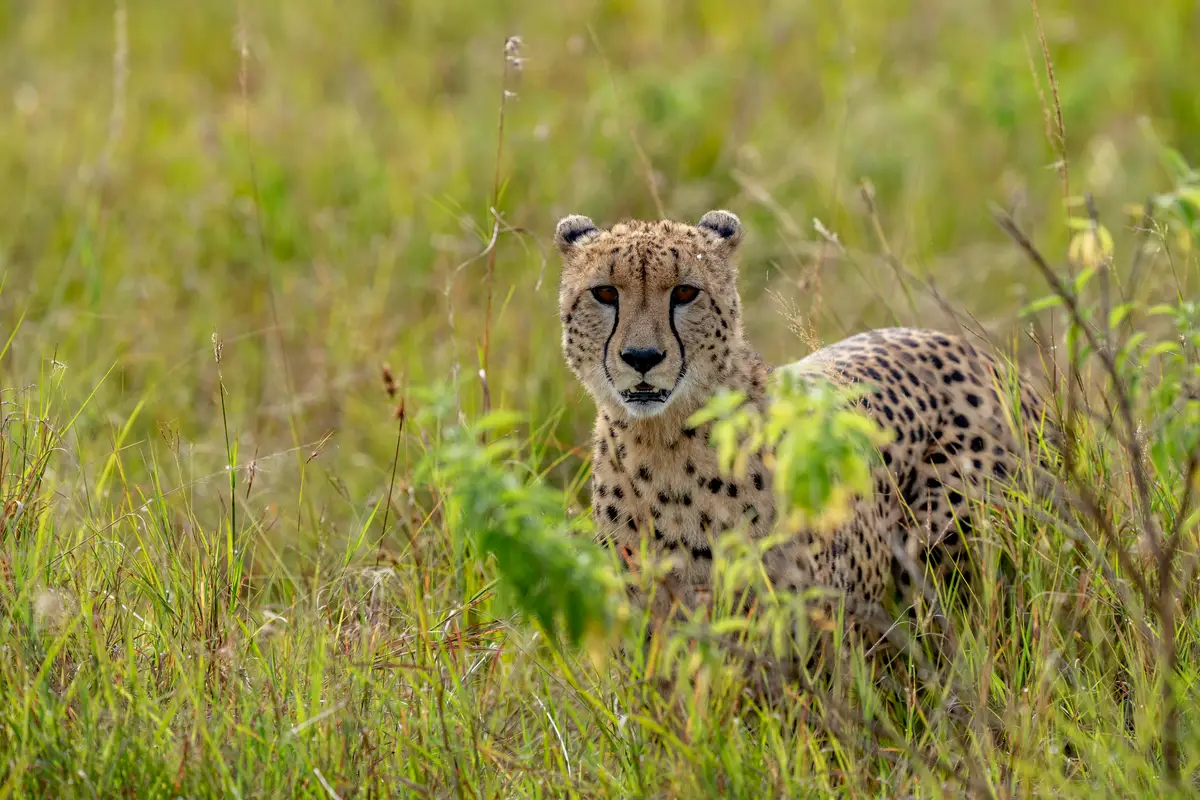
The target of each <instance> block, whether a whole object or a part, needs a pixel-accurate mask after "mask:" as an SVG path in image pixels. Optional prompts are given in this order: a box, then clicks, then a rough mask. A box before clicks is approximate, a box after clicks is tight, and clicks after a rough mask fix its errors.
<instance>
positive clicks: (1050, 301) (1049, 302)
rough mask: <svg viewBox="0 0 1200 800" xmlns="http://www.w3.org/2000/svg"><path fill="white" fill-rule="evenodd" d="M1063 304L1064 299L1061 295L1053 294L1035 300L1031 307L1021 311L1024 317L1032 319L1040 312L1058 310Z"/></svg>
mask: <svg viewBox="0 0 1200 800" xmlns="http://www.w3.org/2000/svg"><path fill="white" fill-rule="evenodd" d="M1062 304H1063V299H1062V297H1060V296H1059V295H1056V294H1051V295H1046V296H1045V297H1040V298H1038V299H1037V300H1034V301H1033V302H1032V303H1030V304H1029V305H1027V306H1025V307H1024V308H1022V309H1021V316H1022V317H1030V316H1033V315H1034V314H1037V313H1038V312H1040V311H1045V310H1046V309H1048V308H1057V307H1058V306H1061V305H1062Z"/></svg>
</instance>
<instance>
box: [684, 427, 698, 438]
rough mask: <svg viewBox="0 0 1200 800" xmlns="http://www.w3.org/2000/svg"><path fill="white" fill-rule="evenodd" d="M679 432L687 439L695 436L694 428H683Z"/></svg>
mask: <svg viewBox="0 0 1200 800" xmlns="http://www.w3.org/2000/svg"><path fill="white" fill-rule="evenodd" d="M681 433H682V434H683V435H684V436H686V437H687V438H689V439H694V438H696V429H695V428H684V429H683V430H682V431H681Z"/></svg>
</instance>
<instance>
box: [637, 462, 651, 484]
mask: <svg viewBox="0 0 1200 800" xmlns="http://www.w3.org/2000/svg"><path fill="white" fill-rule="evenodd" d="M637 476H638V480H640V481H642V482H648V481H649V480H650V468H649V467H647V466H646V465H645V464H643V465H642V466H640V467H638V471H637Z"/></svg>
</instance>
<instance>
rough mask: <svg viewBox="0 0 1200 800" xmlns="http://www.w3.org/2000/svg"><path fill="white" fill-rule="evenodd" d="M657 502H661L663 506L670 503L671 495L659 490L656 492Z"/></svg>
mask: <svg viewBox="0 0 1200 800" xmlns="http://www.w3.org/2000/svg"><path fill="white" fill-rule="evenodd" d="M658 502H660V503H662V504H663V505H664V506H666V505H670V504H671V497H670V496H669V495H668V494H667V493H666V492H659V493H658Z"/></svg>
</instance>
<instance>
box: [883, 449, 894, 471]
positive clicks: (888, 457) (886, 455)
mask: <svg viewBox="0 0 1200 800" xmlns="http://www.w3.org/2000/svg"><path fill="white" fill-rule="evenodd" d="M883 463H884V464H886V465H888V466H889V467H890V466H891V465H892V451H891V450H884V451H883Z"/></svg>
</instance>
